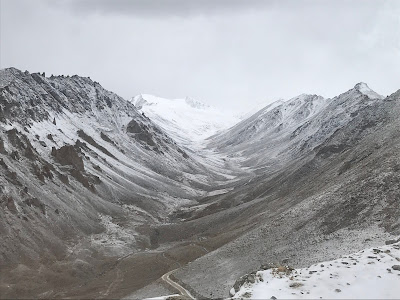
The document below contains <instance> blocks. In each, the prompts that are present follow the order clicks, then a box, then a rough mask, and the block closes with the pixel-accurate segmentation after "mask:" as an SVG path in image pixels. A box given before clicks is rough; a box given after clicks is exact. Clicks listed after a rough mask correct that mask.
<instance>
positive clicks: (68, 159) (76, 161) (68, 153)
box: [51, 145, 85, 171]
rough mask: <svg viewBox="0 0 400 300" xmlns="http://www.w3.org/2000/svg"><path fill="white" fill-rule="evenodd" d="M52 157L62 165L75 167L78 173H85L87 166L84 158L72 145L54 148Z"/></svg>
mask: <svg viewBox="0 0 400 300" xmlns="http://www.w3.org/2000/svg"><path fill="white" fill-rule="evenodd" d="M51 155H52V156H53V157H54V159H55V161H56V162H58V163H59V164H61V165H64V166H66V165H68V166H73V167H74V168H75V169H76V170H78V171H84V170H85V166H84V164H83V160H82V157H81V156H80V153H79V152H78V150H77V149H76V147H74V146H72V145H65V146H62V147H61V148H59V149H56V148H55V147H53V148H52V149H51Z"/></svg>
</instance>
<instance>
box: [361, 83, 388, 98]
mask: <svg viewBox="0 0 400 300" xmlns="http://www.w3.org/2000/svg"><path fill="white" fill-rule="evenodd" d="M354 89H355V90H356V91H358V92H360V93H361V94H363V95H366V96H368V97H369V98H370V99H383V98H384V97H383V96H382V95H379V94H378V93H377V92H375V91H374V90H372V89H371V88H370V87H369V86H368V85H367V84H366V83H364V82H359V83H357V84H356V85H355V86H354Z"/></svg>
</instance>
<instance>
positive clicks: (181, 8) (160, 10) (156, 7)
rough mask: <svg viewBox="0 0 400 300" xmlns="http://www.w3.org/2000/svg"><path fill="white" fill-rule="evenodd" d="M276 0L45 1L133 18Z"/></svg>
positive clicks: (218, 10)
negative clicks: (133, 16) (132, 16)
mask: <svg viewBox="0 0 400 300" xmlns="http://www.w3.org/2000/svg"><path fill="white" fill-rule="evenodd" d="M277 2H278V1H277V0H113V1H110V0H64V1H54V0H49V4H52V5H62V6H64V7H67V8H70V9H72V10H73V11H75V12H78V13H100V14H122V15H136V16H147V17H148V16H157V17H159V16H179V17H190V16H194V15H210V14H221V13H222V14H225V13H232V12H243V11H244V10H258V9H265V8H268V7H273V6H275V5H276V4H277Z"/></svg>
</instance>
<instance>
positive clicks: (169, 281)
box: [161, 269, 196, 299]
mask: <svg viewBox="0 0 400 300" xmlns="http://www.w3.org/2000/svg"><path fill="white" fill-rule="evenodd" d="M176 270H178V269H175V270H172V271H169V272H168V273H165V274H164V275H163V276H162V277H161V279H162V280H164V281H165V282H166V283H167V284H169V285H170V286H172V287H173V288H175V289H176V290H178V291H179V293H180V294H181V296H182V297H184V298H185V299H196V298H195V297H193V296H192V295H191V294H190V292H189V291H188V290H187V289H185V288H184V287H183V286H181V285H180V284H179V283H177V282H175V281H173V280H172V279H171V278H170V277H169V276H170V275H171V274H172V273H174V272H175V271H176Z"/></svg>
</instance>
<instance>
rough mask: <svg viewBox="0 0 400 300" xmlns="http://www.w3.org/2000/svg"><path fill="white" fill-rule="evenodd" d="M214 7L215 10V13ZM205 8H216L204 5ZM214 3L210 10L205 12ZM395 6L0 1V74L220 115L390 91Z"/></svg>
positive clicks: (399, 30) (397, 61) (396, 63)
mask: <svg viewBox="0 0 400 300" xmlns="http://www.w3.org/2000/svg"><path fill="white" fill-rule="evenodd" d="M215 3H216V4H215ZM214 4H215V5H214ZM213 5H214V6H213ZM399 8H400V2H399V1H385V2H383V1H369V0H362V1H357V0H354V1H344V0H332V1H328V0H327V1H307V0H304V1H289V0H281V1H279V2H275V1H251V0H243V1H237V0H234V1H229V2H227V1H208V0H203V1H201V0H200V1H191V0H182V1H176V0H175V1H169V0H164V1H161V0H160V1H158V0H146V1H118V0H114V1H111V0H110V1H104V0H96V1H95V0H93V1H88V0H83V1H78V0H69V1H61V0H57V1H56V0H51V1H48V0H35V1H32V0H1V9H0V14H1V18H0V22H1V26H0V33H1V43H0V65H1V67H2V68H3V67H9V66H15V67H17V68H20V69H23V70H25V69H27V70H29V71H32V72H33V71H41V72H42V71H46V73H47V74H51V73H54V74H70V75H73V74H79V75H82V76H90V77H91V78H93V79H95V80H96V81H99V82H100V83H101V84H102V85H103V86H104V87H106V88H108V89H110V90H112V91H114V92H117V93H118V94H120V95H121V96H123V97H125V98H128V97H131V96H134V95H136V94H139V93H150V94H155V95H158V96H162V97H166V98H178V97H185V96H193V97H195V98H200V99H202V100H203V101H205V102H207V103H209V104H212V105H215V106H220V107H224V108H237V109H242V110H245V109H248V107H249V106H251V105H252V104H253V103H256V102H260V101H272V100H274V99H277V98H289V97H293V96H296V95H298V94H300V93H304V92H306V93H317V94H321V95H323V96H334V95H337V94H338V93H340V92H343V91H345V90H347V89H349V88H351V87H352V86H353V85H354V84H355V83H357V82H359V81H365V82H367V83H368V84H369V85H370V87H371V88H374V89H375V90H376V91H377V92H379V93H382V94H389V93H391V92H393V91H395V90H397V89H399V88H400V85H399V83H398V78H399V76H400V55H399V53H400V40H399V37H400V26H399V18H398V16H399V15H400V9H399Z"/></svg>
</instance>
